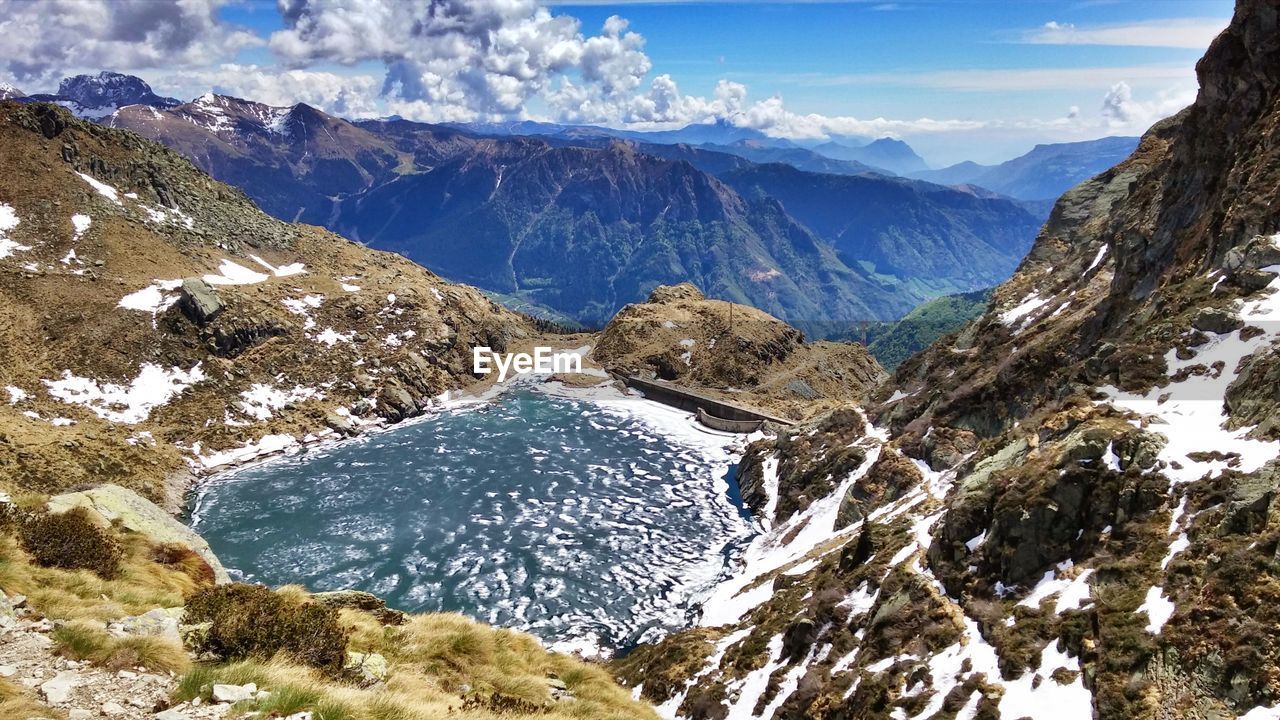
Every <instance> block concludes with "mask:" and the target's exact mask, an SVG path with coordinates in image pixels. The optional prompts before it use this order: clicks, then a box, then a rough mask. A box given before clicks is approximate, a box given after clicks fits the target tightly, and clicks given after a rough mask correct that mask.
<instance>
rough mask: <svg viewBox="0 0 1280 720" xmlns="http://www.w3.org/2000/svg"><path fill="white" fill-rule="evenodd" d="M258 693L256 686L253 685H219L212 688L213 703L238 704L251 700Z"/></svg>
mask: <svg viewBox="0 0 1280 720" xmlns="http://www.w3.org/2000/svg"><path fill="white" fill-rule="evenodd" d="M257 692H258V686H257V685H255V684H254V683H249V684H248V685H221V684H216V685H214V686H213V693H212V697H213V701H214V702H220V703H238V702H244V701H245V700H251V699H253V697H254V696H255V695H256V694H257Z"/></svg>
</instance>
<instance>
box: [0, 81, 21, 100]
mask: <svg viewBox="0 0 1280 720" xmlns="http://www.w3.org/2000/svg"><path fill="white" fill-rule="evenodd" d="M20 97H26V95H25V94H24V93H23V92H22V91H21V90H19V89H18V88H16V87H14V86H12V85H10V84H9V83H6V82H0V100H13V99H15V98H20Z"/></svg>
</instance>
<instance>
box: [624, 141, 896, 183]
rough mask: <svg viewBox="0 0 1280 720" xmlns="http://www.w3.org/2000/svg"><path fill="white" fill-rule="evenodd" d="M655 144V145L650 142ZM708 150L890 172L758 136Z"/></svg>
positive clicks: (836, 171)
mask: <svg viewBox="0 0 1280 720" xmlns="http://www.w3.org/2000/svg"><path fill="white" fill-rule="evenodd" d="M645 147H646V148H652V147H653V146H652V145H646V146H645ZM699 147H701V148H702V149H704V150H710V151H712V152H720V153H728V154H730V155H737V156H738V157H743V158H746V159H748V160H750V161H751V162H753V163H757V164H768V163H783V164H785V165H790V166H791V167H794V168H796V169H797V170H804V171H806V172H814V173H829V174H831V175H861V174H863V173H877V174H881V175H883V174H886V172H887V171H885V170H883V169H882V168H878V167H872V166H871V165H868V164H864V163H861V162H858V161H856V160H836V159H833V158H829V157H826V156H825V155H820V154H818V153H816V152H814V151H812V150H806V149H805V148H800V147H776V146H773V145H768V144H764V143H761V142H760V141H758V140H740V141H738V142H736V143H733V144H732V145H714V144H711V143H704V144H702V145H700V146H699Z"/></svg>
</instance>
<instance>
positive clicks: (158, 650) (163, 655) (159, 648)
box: [53, 620, 191, 672]
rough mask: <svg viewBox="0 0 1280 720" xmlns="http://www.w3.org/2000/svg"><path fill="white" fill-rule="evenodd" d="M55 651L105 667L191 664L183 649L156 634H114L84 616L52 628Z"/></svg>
mask: <svg viewBox="0 0 1280 720" xmlns="http://www.w3.org/2000/svg"><path fill="white" fill-rule="evenodd" d="M53 641H54V644H55V646H56V647H57V651H58V654H60V655H62V656H64V657H69V658H71V659H72V660H88V661H89V662H91V663H93V664H94V665H98V666H100V667H104V668H106V669H108V670H112V671H115V670H124V669H126V668H133V667H138V666H141V667H145V668H147V669H148V670H151V671H159V672H168V671H170V670H172V671H173V672H186V671H187V670H188V669H189V668H190V667H191V659H190V657H188V655H187V651H186V650H184V649H183V648H182V646H181V645H179V644H178V643H176V642H174V641H172V640H167V639H165V638H160V637H144V636H134V635H130V636H126V637H115V636H113V635H110V634H108V633H107V632H106V631H105V630H103V628H102V627H101V626H100V625H97V624H93V623H90V622H87V621H84V620H75V621H72V622H69V623H67V624H65V625H63V626H61V627H59V628H57V629H56V630H54V631H53Z"/></svg>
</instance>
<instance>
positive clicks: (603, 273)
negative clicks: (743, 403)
mask: <svg viewBox="0 0 1280 720" xmlns="http://www.w3.org/2000/svg"><path fill="white" fill-rule="evenodd" d="M291 118H292V119H291ZM105 122H106V123H107V124H109V125H112V126H116V127H126V128H129V129H132V130H134V131H136V132H139V133H142V134H144V135H146V136H148V137H151V138H153V139H156V140H159V141H160V142H162V143H165V144H167V145H169V146H170V147H173V148H175V149H177V150H179V151H180V152H182V153H183V154H185V155H187V156H188V157H189V158H191V159H192V160H193V161H194V162H196V163H197V164H199V165H200V166H201V167H202V168H204V169H205V170H207V171H209V172H210V173H211V174H213V175H214V176H215V177H218V178H221V179H223V180H225V181H227V182H230V183H232V184H234V185H237V186H239V187H241V188H243V189H244V190H245V191H246V192H248V193H249V194H250V196H251V197H253V198H254V199H255V200H256V201H257V202H258V203H259V204H261V205H262V207H263V208H264V209H266V210H267V211H268V212H270V213H271V214H273V215H276V216H277V217H281V218H285V219H290V220H301V221H306V222H312V223H316V224H322V225H325V226H326V227H329V228H331V229H334V230H336V231H338V232H340V233H342V234H345V235H347V236H350V237H354V238H357V239H358V240H360V241H361V242H366V243H369V244H371V245H373V246H375V247H379V248H382V249H392V250H395V251H396V252H400V253H402V254H405V255H407V256H409V257H411V258H412V259H414V260H416V261H418V262H420V263H423V264H425V265H426V266H427V267H430V268H432V269H433V270H435V271H437V272H440V273H442V274H444V275H446V276H447V277H450V278H453V279H456V280H460V281H464V282H471V283H474V284H477V285H479V286H481V287H483V288H485V289H487V290H490V291H493V292H495V293H499V294H501V295H503V296H505V297H507V298H511V299H512V300H513V301H515V302H519V303H531V304H534V305H535V306H537V307H541V308H545V309H547V310H548V311H549V312H548V314H550V315H558V316H562V317H567V318H569V319H571V320H573V321H576V322H579V323H583V324H586V325H589V326H597V327H598V326H600V325H602V324H603V323H604V322H606V321H607V320H608V319H609V317H611V316H612V315H613V313H614V312H615V311H617V310H618V309H619V308H621V307H622V306H623V305H625V304H626V303H627V302H635V301H639V300H642V299H643V298H644V297H645V296H646V295H647V294H648V292H649V291H650V290H652V289H653V288H654V287H656V286H658V285H661V284H673V283H678V282H684V281H690V282H693V283H695V284H697V285H698V286H699V287H702V288H704V289H705V290H706V292H708V293H709V294H711V295H713V296H715V297H720V298H723V299H727V300H732V301H735V302H746V303H749V304H752V305H754V306H756V307H759V308H761V309H763V310H765V311H767V312H770V313H772V314H774V315H777V316H779V317H781V318H783V319H784V320H787V321H789V322H792V323H795V324H799V325H801V326H803V327H804V329H805V330H806V331H809V332H811V333H816V334H825V333H828V332H831V331H832V329H833V328H835V330H843V329H845V327H846V326H847V325H848V324H849V323H853V322H857V321H860V320H867V319H883V320H888V319H894V318H896V317H899V316H901V315H902V314H905V313H906V312H907V311H908V310H910V309H911V308H912V307H915V306H916V305H917V304H919V303H920V302H921V301H923V300H925V299H928V298H929V297H932V296H933V295H935V294H937V293H938V292H949V291H954V290H970V289H973V288H975V287H978V286H980V285H991V284H993V283H994V282H997V281H999V280H1000V279H1002V278H1003V277H1005V276H1006V275H1007V273H1008V272H1009V271H1010V270H1011V269H1012V267H1013V264H1014V262H1015V260H1014V259H1012V258H1008V259H1004V260H1003V261H1002V259H1001V258H999V257H996V256H997V255H999V253H998V252H997V253H995V254H994V255H993V254H992V253H984V252H976V253H973V254H972V257H973V258H978V260H977V261H976V264H977V265H978V266H979V269H978V272H979V275H981V279H980V280H978V281H974V280H973V279H972V278H965V277H958V278H951V277H950V275H953V274H954V272H952V269H954V268H955V265H954V263H950V262H944V261H943V260H942V259H941V258H938V259H937V262H934V263H932V264H931V265H930V267H931V268H935V269H936V268H940V267H942V268H947V269H948V270H947V277H946V279H945V280H944V281H942V282H940V283H938V284H937V287H936V288H935V287H934V286H933V285H930V284H928V283H919V282H912V280H913V279H914V278H902V277H891V276H890V273H889V272H883V271H875V272H872V271H869V270H868V269H867V268H868V267H879V268H881V269H882V270H883V269H884V268H885V267H886V266H885V263H884V262H883V261H879V260H875V259H873V258H869V257H867V258H864V257H859V256H856V255H850V254H848V253H847V252H846V253H845V254H844V256H843V257H841V256H839V255H837V254H836V253H833V252H831V250H830V248H829V247H827V245H828V244H829V243H830V242H831V239H830V238H828V237H827V236H825V235H823V234H822V233H819V237H818V238H814V237H813V234H812V233H811V232H810V230H811V228H805V227H804V225H805V224H806V223H805V222H798V221H797V220H796V218H795V217H793V216H792V215H791V213H790V212H789V210H788V208H787V207H780V206H779V204H778V203H777V202H775V201H774V200H773V199H771V198H769V197H756V195H767V193H761V192H758V191H753V194H752V196H750V197H741V196H739V194H738V193H737V192H736V191H735V190H734V189H732V188H730V187H726V186H725V185H724V184H722V183H721V182H720V181H719V180H718V179H717V178H715V177H712V175H714V174H715V173H717V172H732V171H744V170H746V169H748V168H751V167H754V166H753V165H751V164H750V163H749V162H748V161H746V160H743V159H742V158H740V157H738V156H737V155H735V154H731V153H737V154H741V155H746V156H748V157H755V158H758V159H766V158H768V159H790V160H791V161H793V162H801V161H800V160H797V159H796V158H794V157H792V156H793V155H796V154H800V155H804V156H805V158H807V159H805V160H804V164H806V166H809V167H813V168H815V169H822V170H824V171H832V172H841V173H844V174H851V173H861V172H863V171H864V170H865V166H862V165H859V164H857V163H851V162H847V161H839V160H830V159H826V158H822V157H821V156H819V155H817V154H815V153H813V152H811V151H809V150H805V149H802V148H789V149H787V148H772V147H767V146H763V145H760V146H757V145H753V144H752V143H756V144H758V143H759V141H758V140H754V139H747V140H745V141H744V142H745V143H746V144H743V145H741V146H738V147H735V148H714V149H707V148H695V147H692V146H688V145H659V144H655V143H653V142H635V141H630V140H628V141H615V140H612V139H611V138H609V137H608V136H607V135H598V134H592V135H591V136H590V137H589V138H585V137H584V138H565V137H552V138H530V137H510V136H501V137H478V136H476V135H472V134H467V133H464V132H462V131H460V130H458V129H456V128H451V127H444V126H434V125H425V124H421V123H413V122H409V121H404V120H380V121H362V122H359V123H349V122H347V121H345V120H342V119H340V118H334V117H332V116H328V115H325V114H323V113H320V112H319V111H316V110H314V109H313V108H307V107H306V106H295V107H294V108H292V109H287V108H270V107H267V106H264V105H260V104H257V103H252V102H249V101H244V100H238V99H234V98H225V97H219V96H205V97H203V98H200V99H198V100H196V101H194V102H192V103H188V104H185V105H182V106H179V107H176V108H172V109H169V110H163V111H156V110H154V109H153V108H149V107H142V106H137V107H129V108H124V109H122V110H120V111H118V112H116V113H115V114H113V115H112V116H111V117H110V118H108V119H107V120H106V121H105ZM291 123H292V124H291ZM294 125H296V126H297V127H296V128H294V129H293V130H290V128H293V127H294ZM286 131H288V132H286ZM720 150H729V151H730V152H720ZM686 162H687V163H689V164H690V165H691V167H686V166H684V165H683V163H686ZM671 178H679V179H680V182H681V183H683V185H681V186H679V187H676V186H670V187H669V185H670V181H671ZM890 182H891V181H890V180H888V179H887V178H881V177H879V176H875V177H872V176H868V177H867V178H866V179H865V180H864V181H862V182H861V183H860V184H859V185H857V186H856V187H853V188H852V190H851V191H850V192H851V193H852V194H850V193H846V194H844V195H842V196H841V197H839V198H834V199H833V198H828V199H829V200H830V201H831V202H833V203H839V204H849V203H853V204H855V205H857V206H858V207H866V206H867V205H868V204H885V203H887V204H888V205H889V206H887V207H885V208H884V212H885V213H893V214H896V215H897V216H898V217H899V218H901V219H902V220H901V221H900V222H899V223H898V224H897V226H896V227H893V228H885V229H884V230H883V233H886V234H888V235H900V236H909V237H910V238H911V242H915V241H916V240H917V239H920V240H921V241H922V246H923V247H922V253H924V254H930V253H932V252H934V250H936V249H937V248H938V247H939V246H940V245H945V244H947V243H948V242H950V240H948V237H947V236H948V235H949V234H951V235H954V236H955V240H954V242H955V243H957V244H960V245H967V244H971V243H975V242H976V245H977V246H978V247H979V248H981V247H982V246H984V245H985V244H997V245H999V244H1002V243H1003V242H1004V240H1003V238H1002V236H1003V235H1005V234H1022V235H1024V236H1025V238H1024V244H1025V241H1027V240H1029V239H1030V237H1031V236H1032V234H1033V232H1034V224H1035V221H1034V219H1033V218H1032V217H1031V216H1030V215H1028V214H1026V213H1025V211H1023V210H1022V209H1021V208H1019V207H1017V206H1016V205H1015V204H1013V203H1011V202H1009V201H1007V200H1004V199H994V198H991V199H987V201H986V203H987V205H990V206H991V207H995V206H1003V210H1002V211H997V212H992V213H986V212H970V211H968V210H964V211H960V212H956V211H955V210H943V209H939V211H938V212H939V213H940V214H943V215H947V216H948V220H947V221H946V222H945V223H942V224H939V223H935V222H931V221H929V222H922V223H920V224H914V223H913V221H912V220H911V218H914V217H916V216H917V215H918V214H919V213H918V212H917V211H918V210H919V209H920V208H919V207H915V206H924V207H925V209H926V211H927V209H928V206H931V205H932V204H933V203H934V198H933V195H934V194H935V193H932V192H923V191H919V192H916V191H909V192H907V193H894V192H887V193H881V194H879V195H876V196H875V199H874V201H873V200H872V198H871V195H874V194H875V193H874V192H871V193H870V194H868V193H867V192H863V190H864V189H868V190H870V191H875V190H876V189H877V188H879V186H880V185H882V184H888V183H890ZM904 187H905V186H904ZM919 187H920V188H924V187H925V186H924V185H923V184H921V185H920V186H919ZM917 189H919V188H917ZM936 194H939V195H938V197H943V196H946V197H961V196H964V197H972V195H971V194H969V193H963V192H960V191H955V190H943V189H941V188H938V189H936ZM864 195H865V196H866V197H863V196H864ZM906 196H909V197H906ZM667 197H671V198H675V199H676V201H675V202H673V203H672V204H671V206H670V207H667V205H668V203H667V202H666V201H665V200H664V198H667ZM927 214H928V213H927V212H926V215H927ZM463 227H465V228H466V230H467V231H466V232H465V233H463V232H461V231H460V228H463ZM875 232H876V233H879V232H881V230H876V231H875ZM475 237H479V238H481V241H480V242H478V243H477V242H472V240H473V239H474V238H475ZM584 252H585V253H588V255H586V256H584V255H582V253H584ZM592 253H594V254H592ZM601 253H603V254H607V255H609V256H610V258H608V259H607V260H602V261H601V262H594V261H592V262H587V263H583V262H582V259H583V257H591V258H595V257H596V256H597V255H599V254H601ZM860 263H866V267H864V266H863V265H862V264H860ZM992 263H995V265H992ZM969 264H971V265H972V264H975V261H973V260H972V259H971V260H970V263H969ZM571 267H585V268H587V269H589V270H590V272H589V273H588V275H587V276H585V277H583V276H579V275H577V274H576V273H570V271H569V269H570V268H571ZM566 273H568V274H566ZM569 274H573V275H574V277H569ZM975 282H976V283H977V284H975Z"/></svg>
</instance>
